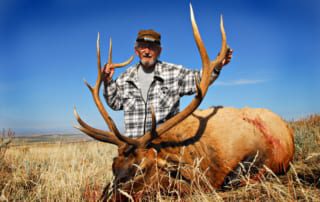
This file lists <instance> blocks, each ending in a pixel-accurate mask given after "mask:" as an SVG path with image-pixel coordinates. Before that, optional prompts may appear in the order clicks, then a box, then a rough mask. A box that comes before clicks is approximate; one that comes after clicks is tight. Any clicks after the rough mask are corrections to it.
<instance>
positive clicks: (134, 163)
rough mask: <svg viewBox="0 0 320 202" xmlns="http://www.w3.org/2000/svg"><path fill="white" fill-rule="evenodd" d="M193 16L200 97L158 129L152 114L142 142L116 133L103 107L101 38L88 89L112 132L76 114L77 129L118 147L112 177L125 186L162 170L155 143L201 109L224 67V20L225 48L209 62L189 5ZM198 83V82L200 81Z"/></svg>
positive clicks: (115, 65) (195, 98)
mask: <svg viewBox="0 0 320 202" xmlns="http://www.w3.org/2000/svg"><path fill="white" fill-rule="evenodd" d="M190 15H191V24H192V29H193V35H194V39H195V42H196V44H197V47H198V50H199V53H200V56H201V60H202V75H201V79H200V81H198V83H197V93H196V95H195V97H194V99H193V100H192V101H191V103H190V104H189V105H188V106H187V107H186V108H185V109H184V110H183V111H181V112H180V113H178V114H176V115H175V116H174V117H172V118H171V119H169V120H167V121H166V122H165V123H163V124H162V125H160V126H159V127H157V126H156V118H155V113H154V111H153V110H152V109H151V111H152V129H151V131H149V132H147V133H145V134H144V135H143V136H141V137H139V138H129V137H127V136H124V135H122V134H121V133H120V132H119V130H118V129H117V127H116V125H115V123H114V122H113V120H112V119H111V118H110V116H109V114H108V113H107V111H106V110H105V108H104V107H103V104H102V102H101V100H100V97H99V89H100V86H101V83H102V79H103V76H104V75H103V73H102V72H101V61H100V46H99V34H98V39H97V58H98V77H97V80H96V84H95V86H94V87H91V86H90V85H89V84H88V83H87V82H85V83H86V85H87V86H88V88H89V89H90V91H91V93H92V96H93V99H94V101H95V103H96V105H97V108H98V110H99V112H100V114H101V115H102V117H103V119H104V120H105V122H106V124H107V125H108V127H109V129H110V131H104V130H100V129H97V128H93V127H91V126H90V125H88V124H87V123H85V122H84V121H83V120H82V119H81V118H80V116H79V115H78V113H77V112H76V110H74V114H75V117H76V118H77V121H78V123H79V124H80V126H78V127H77V128H78V129H79V130H81V131H82V132H84V133H86V134H87V135H89V136H90V137H92V138H94V139H96V140H99V141H102V142H106V143H110V144H114V145H117V146H118V156H117V157H116V158H114V161H113V173H114V175H115V182H116V183H117V184H118V183H122V182H126V181H129V180H131V179H133V178H134V177H135V179H136V177H137V175H138V173H141V174H143V175H148V174H150V173H152V172H153V169H155V166H154V165H158V166H162V165H165V160H163V159H162V158H160V157H159V155H158V151H157V150H156V149H154V148H153V146H152V143H153V141H155V140H159V139H161V138H160V137H161V135H162V134H164V133H165V132H167V131H168V130H169V129H171V128H172V127H174V126H175V125H177V124H179V123H180V122H181V121H183V120H184V119H185V118H186V117H188V116H189V115H191V114H192V113H193V112H194V111H195V110H196V109H197V108H198V106H199V105H200V103H201V101H202V100H203V98H204V97H205V95H206V93H207V90H208V87H209V85H210V83H211V75H212V72H213V70H214V68H216V67H217V66H219V65H220V64H221V62H222V61H223V59H224V58H225V57H226V54H227V49H228V47H227V42H226V34H225V31H224V26H223V20H222V17H221V20H220V29H221V34H222V45H221V50H220V53H219V55H218V56H217V57H216V59H215V60H213V61H210V59H209V56H208V54H207V51H206V48H205V46H204V44H203V42H202V39H201V36H200V33H199V30H198V27H197V24H196V21H195V18H194V14H193V9H192V6H191V5H190ZM132 59H133V58H132V57H131V58H130V59H129V60H128V61H126V62H124V63H120V64H114V65H113V66H114V67H123V66H125V65H127V64H129V63H130V62H131V61H132ZM108 63H109V64H111V63H112V44H111V40H110V48H109V59H108ZM197 80H198V79H197Z"/></svg>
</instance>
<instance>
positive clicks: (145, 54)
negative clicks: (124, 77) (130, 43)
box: [142, 53, 152, 58]
mask: <svg viewBox="0 0 320 202" xmlns="http://www.w3.org/2000/svg"><path fill="white" fill-rule="evenodd" d="M142 56H143V57H147V58H151V57H152V55H151V54H150V53H144V54H143V55H142Z"/></svg>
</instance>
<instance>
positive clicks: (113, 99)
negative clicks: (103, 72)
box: [103, 80, 123, 110]
mask: <svg viewBox="0 0 320 202" xmlns="http://www.w3.org/2000/svg"><path fill="white" fill-rule="evenodd" d="M121 95H122V93H121V90H120V87H119V86H118V84H117V82H116V81H114V80H111V81H110V82H109V83H108V84H106V83H104V92H103V96H104V98H105V100H106V102H107V104H108V106H109V107H111V108H112V109H113V110H122V109H123V99H122V96H121Z"/></svg>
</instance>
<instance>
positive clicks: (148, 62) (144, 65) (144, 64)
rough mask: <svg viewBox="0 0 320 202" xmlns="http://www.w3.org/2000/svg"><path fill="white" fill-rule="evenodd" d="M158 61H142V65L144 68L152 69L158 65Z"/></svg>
mask: <svg viewBox="0 0 320 202" xmlns="http://www.w3.org/2000/svg"><path fill="white" fill-rule="evenodd" d="M157 60H158V59H157V58H155V59H154V60H152V61H144V60H141V61H140V63H141V64H142V66H143V67H152V66H154V65H155V64H156V62H157Z"/></svg>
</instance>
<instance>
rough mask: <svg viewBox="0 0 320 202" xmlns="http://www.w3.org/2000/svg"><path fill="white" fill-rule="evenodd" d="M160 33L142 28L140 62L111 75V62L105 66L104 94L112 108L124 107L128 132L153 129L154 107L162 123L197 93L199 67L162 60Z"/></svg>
mask: <svg viewBox="0 0 320 202" xmlns="http://www.w3.org/2000/svg"><path fill="white" fill-rule="evenodd" d="M161 50H162V48H161V35H160V34H159V33H158V32H156V31H154V30H141V31H139V33H138V37H137V39H136V44H135V54H136V55H137V56H138V57H139V58H140V62H139V63H138V64H136V65H134V66H132V67H130V68H128V69H127V70H126V71H125V72H124V73H122V74H121V75H120V76H119V77H118V78H117V79H116V80H113V79H112V76H113V74H114V68H113V66H112V64H106V65H105V66H104V69H103V71H104V74H105V77H104V86H105V88H104V97H105V99H106V101H107V104H108V105H109V106H110V107H111V108H112V109H113V110H124V122H125V135H126V136H129V137H139V136H142V135H143V134H145V133H146V132H147V131H149V130H150V129H151V124H152V117H151V114H152V113H151V108H152V109H153V110H154V112H155V115H156V123H157V124H161V123H163V122H165V121H166V120H167V119H169V118H171V117H172V116H174V115H175V114H177V113H178V112H179V106H180V98H181V97H182V96H184V95H191V94H194V93H196V82H197V81H196V79H197V78H200V75H199V74H200V73H201V72H200V71H195V70H190V69H187V68H185V67H183V66H182V65H176V64H171V63H168V62H163V61H160V60H159V56H160V53H161ZM232 52H233V51H232V50H231V49H228V54H227V56H226V58H225V59H224V61H223V62H222V63H221V65H220V66H219V67H216V68H215V69H214V71H213V74H212V78H211V80H212V82H214V81H215V80H216V79H217V78H218V76H219V74H220V71H221V69H222V67H223V66H224V65H226V64H228V63H229V62H230V60H231V57H232Z"/></svg>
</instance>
